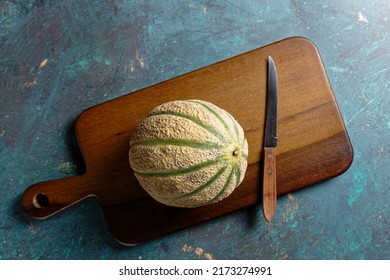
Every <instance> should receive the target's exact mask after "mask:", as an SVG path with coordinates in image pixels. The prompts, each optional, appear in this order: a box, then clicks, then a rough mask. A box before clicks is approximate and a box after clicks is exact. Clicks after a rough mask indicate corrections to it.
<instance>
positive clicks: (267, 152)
mask: <svg viewBox="0 0 390 280" xmlns="http://www.w3.org/2000/svg"><path fill="white" fill-rule="evenodd" d="M276 197H277V189H276V148H264V173H263V213H264V216H265V218H266V219H267V221H268V222H270V221H271V220H272V217H273V216H274V213H275V210H276Z"/></svg>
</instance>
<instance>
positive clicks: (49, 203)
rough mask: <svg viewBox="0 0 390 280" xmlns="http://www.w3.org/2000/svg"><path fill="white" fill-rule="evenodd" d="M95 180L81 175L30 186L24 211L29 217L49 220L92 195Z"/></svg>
mask: <svg viewBox="0 0 390 280" xmlns="http://www.w3.org/2000/svg"><path fill="white" fill-rule="evenodd" d="M92 182H93V180H90V178H89V176H87V175H79V176H74V177H68V178H63V179H57V180H52V181H46V182H40V183H37V184H34V185H32V186H30V187H29V188H28V189H27V190H26V191H25V192H24V194H23V196H22V205H23V209H24V211H25V212H26V214H27V215H29V216H31V217H33V218H36V219H44V218H47V217H49V216H51V215H53V214H55V213H57V212H59V211H61V210H63V209H65V208H67V207H69V206H71V205H73V204H74V203H76V202H79V201H80V200H83V199H85V198H87V197H89V196H94V195H93V194H91V190H92V189H91V188H93V183H92Z"/></svg>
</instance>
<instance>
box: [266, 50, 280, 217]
mask: <svg viewBox="0 0 390 280" xmlns="http://www.w3.org/2000/svg"><path fill="white" fill-rule="evenodd" d="M266 104H267V105H266V119H265V132H264V147H263V154H264V155H263V157H264V170H263V213H264V216H265V218H266V220H267V222H271V220H272V218H273V216H274V214H275V210H276V199H277V189H276V146H277V144H278V137H277V124H278V121H277V117H278V116H277V113H278V82H277V73H276V67H275V63H274V61H273V59H272V57H271V56H269V57H268V77H267V103H266Z"/></svg>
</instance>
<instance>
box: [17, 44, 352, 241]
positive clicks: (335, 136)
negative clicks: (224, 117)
mask: <svg viewBox="0 0 390 280" xmlns="http://www.w3.org/2000/svg"><path fill="white" fill-rule="evenodd" d="M269 55H271V56H272V57H273V59H274V61H275V64H276V67H277V71H278V82H279V105H278V106H279V108H278V111H279V119H278V136H279V143H278V147H277V168H278V172H277V190H278V195H283V194H286V193H289V192H292V191H295V190H298V189H300V188H304V187H306V186H309V185H312V184H314V183H317V182H320V181H323V180H326V179H329V178H331V177H334V176H337V175H339V174H341V173H343V172H344V171H346V170H347V169H348V167H349V166H350V164H351V162H352V158H353V151H352V147H351V144H350V141H349V138H348V135H347V132H346V130H345V126H344V124H343V121H342V118H341V115H340V112H339V109H338V106H337V104H336V101H335V97H334V95H333V92H332V89H331V86H330V84H329V81H328V78H327V76H326V73H325V70H324V67H323V65H322V62H321V58H320V55H319V52H318V50H317V48H316V47H315V45H314V44H313V43H312V42H310V41H308V40H307V39H305V38H300V37H293V38H288V39H285V40H282V41H279V42H276V43H273V44H271V45H268V46H265V47H262V48H259V49H256V50H253V51H251V52H248V53H245V54H242V55H239V56H236V57H233V58H230V59H228V60H225V61H222V62H219V63H217V64H213V65H210V66H207V67H205V68H202V69H199V70H197V71H194V72H191V73H188V74H185V75H183V76H180V77H177V78H174V79H171V80H168V81H165V82H162V83H160V84H157V85H154V86H151V87H148V88H145V89H142V90H139V91H137V92H134V93H131V94H128V95H125V96H123V97H120V98H117V99H114V100H112V101H109V102H106V103H103V104H101V105H98V106H95V107H92V108H90V109H88V110H86V111H84V112H83V113H82V114H81V115H80V117H79V118H78V119H77V121H76V124H75V131H76V136H77V140H78V143H79V145H80V150H81V152H82V155H83V157H84V160H85V163H86V166H87V171H86V173H85V174H83V175H79V176H76V177H70V178H64V179H59V180H54V181H48V182H41V183H37V184H35V185H32V186H30V187H29V188H28V189H27V190H26V191H25V193H24V194H23V198H22V204H23V207H24V210H25V212H26V213H27V214H28V215H29V216H31V217H34V218H38V219H41V218H46V217H48V216H50V215H53V214H55V213H57V212H58V211H61V210H63V209H64V208H66V207H68V206H70V205H72V204H74V203H76V202H78V201H80V200H82V199H85V198H86V197H89V196H96V197H97V198H98V200H99V202H100V205H101V207H102V209H103V212H104V215H105V218H106V221H107V223H108V226H109V229H110V231H111V233H112V236H113V237H114V238H115V239H116V240H118V241H119V242H120V243H123V244H126V245H134V244H139V243H142V242H147V241H149V240H152V239H154V238H157V237H160V236H163V235H165V234H168V233H172V232H174V231H177V230H180V229H183V228H186V227H189V226H193V225H195V224H198V223H201V222H204V221H207V220H210V219H213V218H216V217H218V216H221V215H223V214H226V213H229V212H232V211H235V210H238V209H242V208H244V207H248V206H251V205H254V204H256V203H261V190H262V161H261V158H262V157H261V153H262V149H261V148H262V144H263V132H264V116H265V100H266V76H267V72H266V70H267V58H268V56H269ZM190 98H191V99H203V100H206V101H209V102H212V103H214V104H216V105H217V106H219V107H221V108H223V109H225V110H227V111H228V112H230V113H231V114H232V115H233V116H234V117H235V118H236V119H237V120H238V122H239V123H240V124H241V125H242V127H243V128H244V131H245V135H246V138H247V140H248V143H249V157H248V161H249V165H248V169H247V172H246V175H245V178H244V181H243V182H242V184H241V185H240V186H239V188H237V189H236V190H235V191H234V193H233V194H232V195H231V196H230V197H228V198H227V199H225V200H223V201H222V202H220V203H217V204H212V205H208V206H203V207H199V208H195V209H181V208H173V207H168V206H164V205H162V204H160V203H158V202H156V201H154V200H153V199H152V198H151V197H150V196H149V195H148V194H147V193H146V192H145V191H144V190H143V189H142V188H141V187H140V185H139V184H138V182H137V180H136V178H135V176H134V174H133V172H132V170H131V168H130V166H129V163H128V149H129V144H128V143H129V140H130V137H131V134H132V132H133V131H134V130H135V128H136V126H137V125H138V124H139V123H140V122H141V121H142V120H143V119H144V118H145V117H146V115H147V114H148V113H149V112H150V111H151V110H152V109H153V108H154V107H155V106H157V105H159V104H161V103H163V102H167V101H171V100H177V99H190ZM280 207H283V206H280Z"/></svg>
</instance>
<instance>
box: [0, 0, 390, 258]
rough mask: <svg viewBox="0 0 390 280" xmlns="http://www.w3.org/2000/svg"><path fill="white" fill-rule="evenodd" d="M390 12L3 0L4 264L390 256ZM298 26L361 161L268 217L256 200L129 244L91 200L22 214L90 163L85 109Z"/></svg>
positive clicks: (304, 5)
mask: <svg viewBox="0 0 390 280" xmlns="http://www.w3.org/2000/svg"><path fill="white" fill-rule="evenodd" d="M389 16H390V2H389V1H387V0H372V1H364V0H358V1H355V0H342V1H341V0H339V1H337V0H333V1H307V2H305V1H303V0H291V1H233V0H230V1H172V0H170V1H137V0H133V1H125V0H106V1H103V0H100V1H78V0H68V1H60V0H52V1H45V0H36V1H7V0H1V1H0V196H1V202H0V259H118V258H120V259H211V258H213V259H390V191H389V186H390V175H389V174H390V172H389V171H390V170H389V166H390V155H389V152H390V133H389V132H390V112H389V108H390V101H389V97H390V96H389V93H390V90H389V88H390V18H389ZM296 35H300V36H305V37H307V38H309V39H310V40H312V41H313V42H314V43H315V44H316V45H317V47H318V48H319V51H320V53H321V55H322V58H323V61H324V65H325V69H326V71H327V73H328V76H329V79H330V82H331V84H332V87H333V90H334V92H335V96H336V99H337V101H338V104H339V107H340V111H341V113H342V116H343V118H344V121H345V124H346V126H347V130H348V133H349V135H350V138H351V141H352V145H353V147H354V152H355V157H354V162H353V164H352V166H351V167H350V169H349V170H348V171H347V172H346V173H344V174H343V175H341V176H339V177H337V178H334V179H331V180H329V181H326V182H323V183H321V184H317V185H315V186H313V187H310V188H307V189H305V190H302V191H298V192H295V193H292V194H289V195H286V196H283V197H281V198H280V199H279V201H278V209H277V213H276V215H275V217H274V220H273V222H272V223H271V224H267V223H266V221H265V219H264V218H263V216H262V212H261V205H259V207H257V208H255V209H254V210H253V209H252V210H251V211H256V212H257V213H258V214H257V216H256V217H255V221H253V220H252V221H250V222H249V221H248V210H243V211H239V212H236V213H233V214H231V215H227V216H224V217H222V218H219V219H216V220H213V221H210V222H207V223H204V224H201V225H199V226H196V227H192V228H189V229H187V230H184V231H181V232H178V233H175V234H172V235H169V236H166V237H164V238H161V239H158V240H155V241H152V242H150V243H147V244H143V245H140V246H137V247H124V246H122V245H119V244H117V243H116V242H115V241H113V239H112V238H111V236H110V234H109V232H108V229H107V227H106V225H105V221H104V218H103V215H102V212H101V210H100V208H99V205H98V203H97V201H96V200H94V199H87V200H85V201H83V202H81V203H79V204H77V205H75V206H73V207H72V208H69V209H67V210H65V211H63V212H61V213H60V214H58V215H55V216H53V217H51V218H49V219H47V220H44V221H36V220H31V219H29V218H27V217H26V215H25V214H24V212H23V211H22V209H21V201H20V199H21V195H22V193H23V192H24V190H25V189H26V188H27V187H28V186H29V185H31V184H33V183H35V182H38V181H44V180H49V179H55V178H61V177H66V176H71V175H75V174H78V173H80V172H82V171H83V169H84V166H83V161H82V158H81V155H80V153H79V151H78V148H77V143H76V141H75V137H74V131H73V124H74V121H75V120H76V118H77V116H78V115H79V114H80V113H81V112H82V111H83V110H85V109H87V108H89V107H91V106H93V105H96V104H99V103H102V102H104V101H107V100H110V99H113V98H115V97H118V96H122V95H124V94H127V93H129V92H132V91H135V90H137V89H140V88H144V87H147V86H150V85H153V84H156V83H158V82H160V81H164V80H166V79H169V78H172V77H175V76H178V75H181V74H184V73H187V72H189V71H192V70H195V69H198V68H200V67H203V66H207V65H209V64H211V63H215V62H218V61H221V60H224V59H227V58H229V57H232V56H235V55H238V54H241V53H243V52H246V51H249V50H252V49H255V48H258V47H261V46H263V45H266V44H269V43H272V42H274V41H277V40H280V39H283V38H286V37H290V36H296ZM238 102H239V101H238ZM252 214H253V213H252ZM252 216H253V215H252ZM254 224H255V225H256V226H253V225H254Z"/></svg>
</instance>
